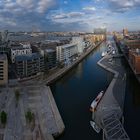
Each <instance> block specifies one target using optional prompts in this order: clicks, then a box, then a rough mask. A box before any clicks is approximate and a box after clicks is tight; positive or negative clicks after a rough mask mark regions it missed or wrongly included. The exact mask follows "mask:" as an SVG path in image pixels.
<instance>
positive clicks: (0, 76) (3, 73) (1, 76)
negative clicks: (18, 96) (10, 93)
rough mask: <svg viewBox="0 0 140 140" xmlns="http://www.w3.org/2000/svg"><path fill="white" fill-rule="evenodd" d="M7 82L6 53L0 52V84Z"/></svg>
mask: <svg viewBox="0 0 140 140" xmlns="http://www.w3.org/2000/svg"><path fill="white" fill-rule="evenodd" d="M7 83H8V60H7V55H5V54H0V85H6V84H7Z"/></svg>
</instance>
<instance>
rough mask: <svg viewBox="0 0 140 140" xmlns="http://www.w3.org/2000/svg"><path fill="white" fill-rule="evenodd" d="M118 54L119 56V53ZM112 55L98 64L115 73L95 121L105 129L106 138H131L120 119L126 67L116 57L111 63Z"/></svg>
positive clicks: (126, 139)
mask: <svg viewBox="0 0 140 140" xmlns="http://www.w3.org/2000/svg"><path fill="white" fill-rule="evenodd" d="M116 56H119V54H118V55H116ZM111 57H112V55H111V54H108V55H107V56H105V57H104V58H102V59H101V60H100V61H99V62H98V65H100V66H101V67H102V68H104V69H105V70H107V71H109V72H111V73H113V74H114V78H113V80H112V81H111V83H110V85H109V86H108V88H107V90H106V92H105V94H104V96H103V97H102V99H101V101H100V102H99V104H98V106H97V109H96V112H95V114H94V121H95V122H96V124H97V125H98V126H99V127H100V128H102V129H103V139H104V140H130V138H129V136H128V135H127V133H126V131H125V129H124V127H123V124H122V123H121V121H120V120H121V118H123V105H124V97H125V85H126V74H125V69H124V68H123V67H122V66H121V62H120V60H119V59H116V57H112V59H115V63H114V64H113V65H112V64H110V63H109V61H108V59H110V58H111ZM119 57H120V56H119ZM120 66H121V67H120Z"/></svg>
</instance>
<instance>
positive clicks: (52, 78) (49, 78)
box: [46, 40, 104, 85]
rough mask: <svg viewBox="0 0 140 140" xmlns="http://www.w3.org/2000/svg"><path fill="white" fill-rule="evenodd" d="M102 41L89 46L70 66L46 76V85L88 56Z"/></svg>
mask: <svg viewBox="0 0 140 140" xmlns="http://www.w3.org/2000/svg"><path fill="white" fill-rule="evenodd" d="M103 41H104V40H103ZM103 41H101V42H99V43H98V44H97V45H96V46H92V48H90V49H89V50H87V52H86V53H85V54H83V55H82V56H80V57H79V58H78V59H77V60H76V61H75V62H74V63H73V64H71V65H70V66H67V67H65V68H62V69H61V70H60V71H58V72H56V73H55V74H54V75H52V76H50V77H48V79H47V80H46V84H47V85H50V84H52V83H54V82H55V81H57V80H58V79H60V78H62V77H63V76H64V75H65V74H66V73H67V72H69V71H70V70H71V69H72V68H74V67H75V66H76V65H77V64H79V63H80V62H81V61H82V60H83V59H84V58H85V57H86V56H88V55H89V54H90V53H91V52H92V51H93V50H94V49H95V48H97V47H98V46H100V44H101V43H102V42H103Z"/></svg>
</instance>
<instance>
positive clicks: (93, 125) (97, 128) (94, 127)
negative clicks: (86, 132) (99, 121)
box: [90, 121, 101, 133]
mask: <svg viewBox="0 0 140 140" xmlns="http://www.w3.org/2000/svg"><path fill="white" fill-rule="evenodd" d="M90 125H91V126H92V128H93V129H94V130H95V131H96V132H97V133H99V132H100V130H101V128H99V127H98V126H97V125H96V123H95V122H94V121H90Z"/></svg>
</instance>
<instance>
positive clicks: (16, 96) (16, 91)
mask: <svg viewBox="0 0 140 140" xmlns="http://www.w3.org/2000/svg"><path fill="white" fill-rule="evenodd" d="M19 96H20V92H19V90H18V89H16V90H15V98H16V101H17V102H18V100H19Z"/></svg>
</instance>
